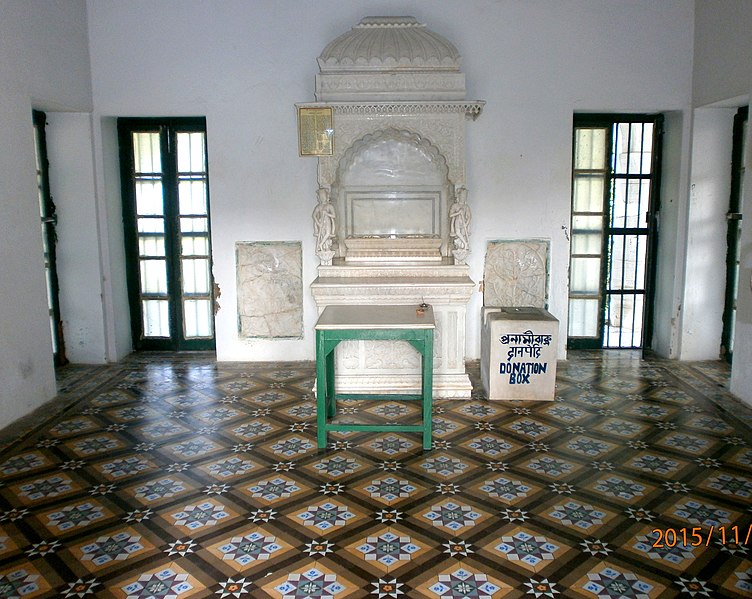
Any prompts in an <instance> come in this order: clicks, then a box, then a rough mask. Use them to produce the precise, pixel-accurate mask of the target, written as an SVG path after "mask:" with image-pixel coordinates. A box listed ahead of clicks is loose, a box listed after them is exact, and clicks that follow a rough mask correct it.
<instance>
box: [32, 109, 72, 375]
mask: <svg viewBox="0 0 752 599" xmlns="http://www.w3.org/2000/svg"><path fill="white" fill-rule="evenodd" d="M32 119H33V122H34V134H35V135H36V147H37V152H38V153H39V155H38V161H39V164H38V165H37V168H38V170H39V172H38V175H37V176H38V185H39V204H40V217H41V220H42V235H43V236H44V247H45V257H44V258H45V267H46V268H45V269H46V271H47V273H46V275H47V293H48V305H49V310H50V319H51V325H52V326H51V333H52V341H53V359H54V362H55V366H63V365H65V364H67V363H68V359H67V358H66V356H65V341H64V338H63V321H62V319H61V317H60V284H59V282H58V276H57V230H56V228H57V212H56V207H55V202H53V201H52V194H51V193H50V163H49V159H48V158H47V134H46V132H45V127H46V125H47V115H46V114H45V113H44V112H42V111H40V110H34V111H32Z"/></svg>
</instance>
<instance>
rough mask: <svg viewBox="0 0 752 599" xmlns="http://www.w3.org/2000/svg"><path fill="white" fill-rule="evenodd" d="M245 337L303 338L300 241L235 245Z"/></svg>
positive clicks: (241, 331)
mask: <svg viewBox="0 0 752 599" xmlns="http://www.w3.org/2000/svg"><path fill="white" fill-rule="evenodd" d="M235 254H236V268H237V287H238V332H239V334H240V337H241V338H246V339H248V338H261V339H301V338H302V337H303V274H302V273H303V258H302V256H303V250H302V244H301V242H300V241H256V242H250V241H248V242H238V243H236V244H235Z"/></svg>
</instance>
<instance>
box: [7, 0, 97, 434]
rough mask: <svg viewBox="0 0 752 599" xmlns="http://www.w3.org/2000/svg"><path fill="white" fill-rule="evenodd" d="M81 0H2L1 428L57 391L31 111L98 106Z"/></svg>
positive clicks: (82, 108) (84, 108)
mask: <svg viewBox="0 0 752 599" xmlns="http://www.w3.org/2000/svg"><path fill="white" fill-rule="evenodd" d="M86 30H87V24H86V6H85V3H84V2H83V1H82V0H81V1H78V0H0V147H2V148H3V151H2V152H0V426H4V425H6V424H8V423H10V422H12V421H13V420H15V419H17V418H19V417H20V416H23V415H25V414H27V413H28V412H30V411H31V410H33V409H34V408H36V407H38V406H39V405H41V404H42V403H44V402H45V401H47V400H48V399H50V398H52V397H53V396H54V395H55V393H56V389H55V376H54V368H53V365H52V343H51V339H50V327H49V318H48V315H47V304H46V295H47V292H46V286H45V279H44V262H43V257H42V238H41V228H40V224H39V201H38V199H37V187H36V172H35V160H34V142H33V134H32V122H31V111H32V108H40V109H44V110H78V111H87V110H91V107H92V98H91V81H90V71H89V55H88V43H87V36H86Z"/></svg>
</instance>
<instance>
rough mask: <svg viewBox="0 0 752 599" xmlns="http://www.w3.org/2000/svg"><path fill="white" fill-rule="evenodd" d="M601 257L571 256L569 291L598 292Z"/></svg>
mask: <svg viewBox="0 0 752 599" xmlns="http://www.w3.org/2000/svg"><path fill="white" fill-rule="evenodd" d="M600 277H601V259H600V258H576V257H575V258H572V273H571V281H570V286H571V292H572V293H596V294H597V293H598V291H599V289H600Z"/></svg>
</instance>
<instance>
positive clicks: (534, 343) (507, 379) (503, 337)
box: [480, 307, 559, 400]
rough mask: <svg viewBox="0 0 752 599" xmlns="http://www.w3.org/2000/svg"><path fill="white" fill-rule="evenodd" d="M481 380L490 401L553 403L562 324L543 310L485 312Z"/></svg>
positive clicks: (482, 332) (488, 309) (492, 310)
mask: <svg viewBox="0 0 752 599" xmlns="http://www.w3.org/2000/svg"><path fill="white" fill-rule="evenodd" d="M482 317H483V318H482V322H483V325H482V327H483V328H482V331H481V350H480V351H481V356H480V358H481V361H480V377H481V382H482V383H483V389H484V390H485V392H486V394H487V396H488V399H531V400H553V399H554V393H555V386H556V348H557V337H558V333H559V321H558V320H557V319H556V318H554V317H553V316H552V315H551V313H550V312H548V310H544V309H543V308H490V307H484V308H483V312H482Z"/></svg>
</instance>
